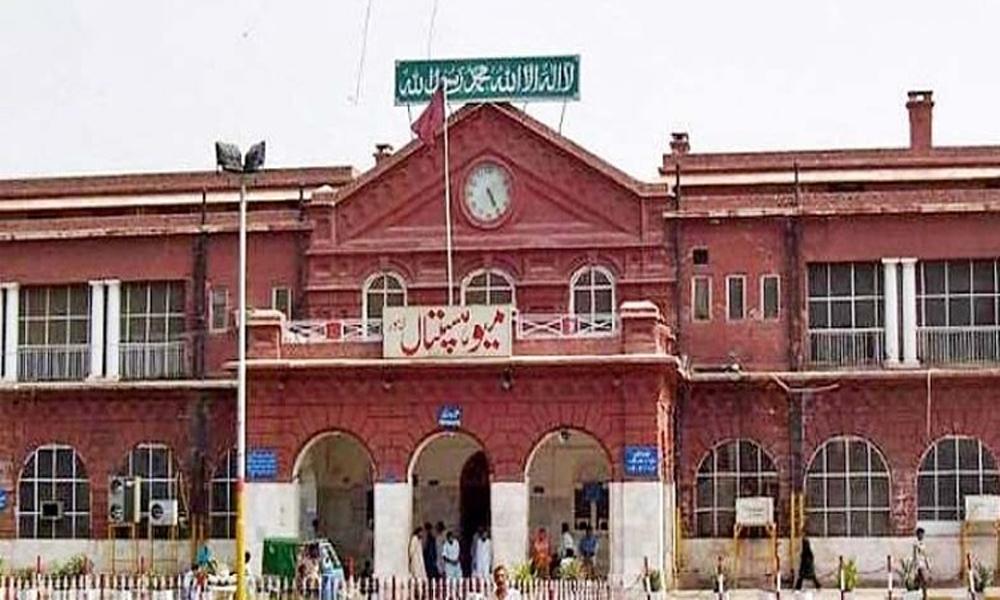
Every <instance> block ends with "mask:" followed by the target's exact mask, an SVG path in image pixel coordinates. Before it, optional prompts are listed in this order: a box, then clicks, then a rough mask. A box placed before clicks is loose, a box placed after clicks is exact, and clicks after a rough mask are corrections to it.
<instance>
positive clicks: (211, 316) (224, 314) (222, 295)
mask: <svg viewBox="0 0 1000 600" xmlns="http://www.w3.org/2000/svg"><path fill="white" fill-rule="evenodd" d="M210 295H211V297H210V301H209V304H208V320H209V329H210V330H211V331H212V332H214V333H222V332H224V331H228V330H229V288H227V287H224V286H213V287H212V291H211V294H210Z"/></svg>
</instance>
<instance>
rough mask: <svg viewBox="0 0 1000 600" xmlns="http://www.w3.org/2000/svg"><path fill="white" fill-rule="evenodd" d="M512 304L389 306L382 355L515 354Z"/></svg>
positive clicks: (467, 356) (460, 356) (468, 356)
mask: <svg viewBox="0 0 1000 600" xmlns="http://www.w3.org/2000/svg"><path fill="white" fill-rule="evenodd" d="M513 315H514V307H513V305H510V304H503V305H491V306H484V305H470V306H387V307H385V309H384V311H383V313H382V357H383V358H387V359H405V360H426V359H438V360H457V359H472V360H481V359H489V358H493V359H495V358H509V357H510V356H512V355H513V353H514V327H513Z"/></svg>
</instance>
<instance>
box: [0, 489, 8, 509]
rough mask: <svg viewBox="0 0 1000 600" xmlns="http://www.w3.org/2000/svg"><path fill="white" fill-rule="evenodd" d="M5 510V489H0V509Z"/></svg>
mask: <svg viewBox="0 0 1000 600" xmlns="http://www.w3.org/2000/svg"><path fill="white" fill-rule="evenodd" d="M4 510H7V490H0V511H4Z"/></svg>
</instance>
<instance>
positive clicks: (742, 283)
mask: <svg viewBox="0 0 1000 600" xmlns="http://www.w3.org/2000/svg"><path fill="white" fill-rule="evenodd" d="M746 291H747V276H746V275H727V276H726V319H728V320H730V321H742V320H743V319H745V318H746V316H747V303H746V295H747V294H746Z"/></svg>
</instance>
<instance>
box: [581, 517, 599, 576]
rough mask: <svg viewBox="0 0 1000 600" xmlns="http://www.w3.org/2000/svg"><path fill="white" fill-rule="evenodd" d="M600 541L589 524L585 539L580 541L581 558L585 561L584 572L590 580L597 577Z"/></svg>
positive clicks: (584, 535) (585, 531) (584, 534)
mask: <svg viewBox="0 0 1000 600" xmlns="http://www.w3.org/2000/svg"><path fill="white" fill-rule="evenodd" d="M597 548H598V540H597V536H596V535H594V528H593V527H591V526H590V524H589V523H588V524H587V528H586V529H585V530H584V533H583V538H581V539H580V558H581V559H582V560H583V572H584V575H585V576H586V577H587V578H588V579H593V578H594V577H597Z"/></svg>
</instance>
